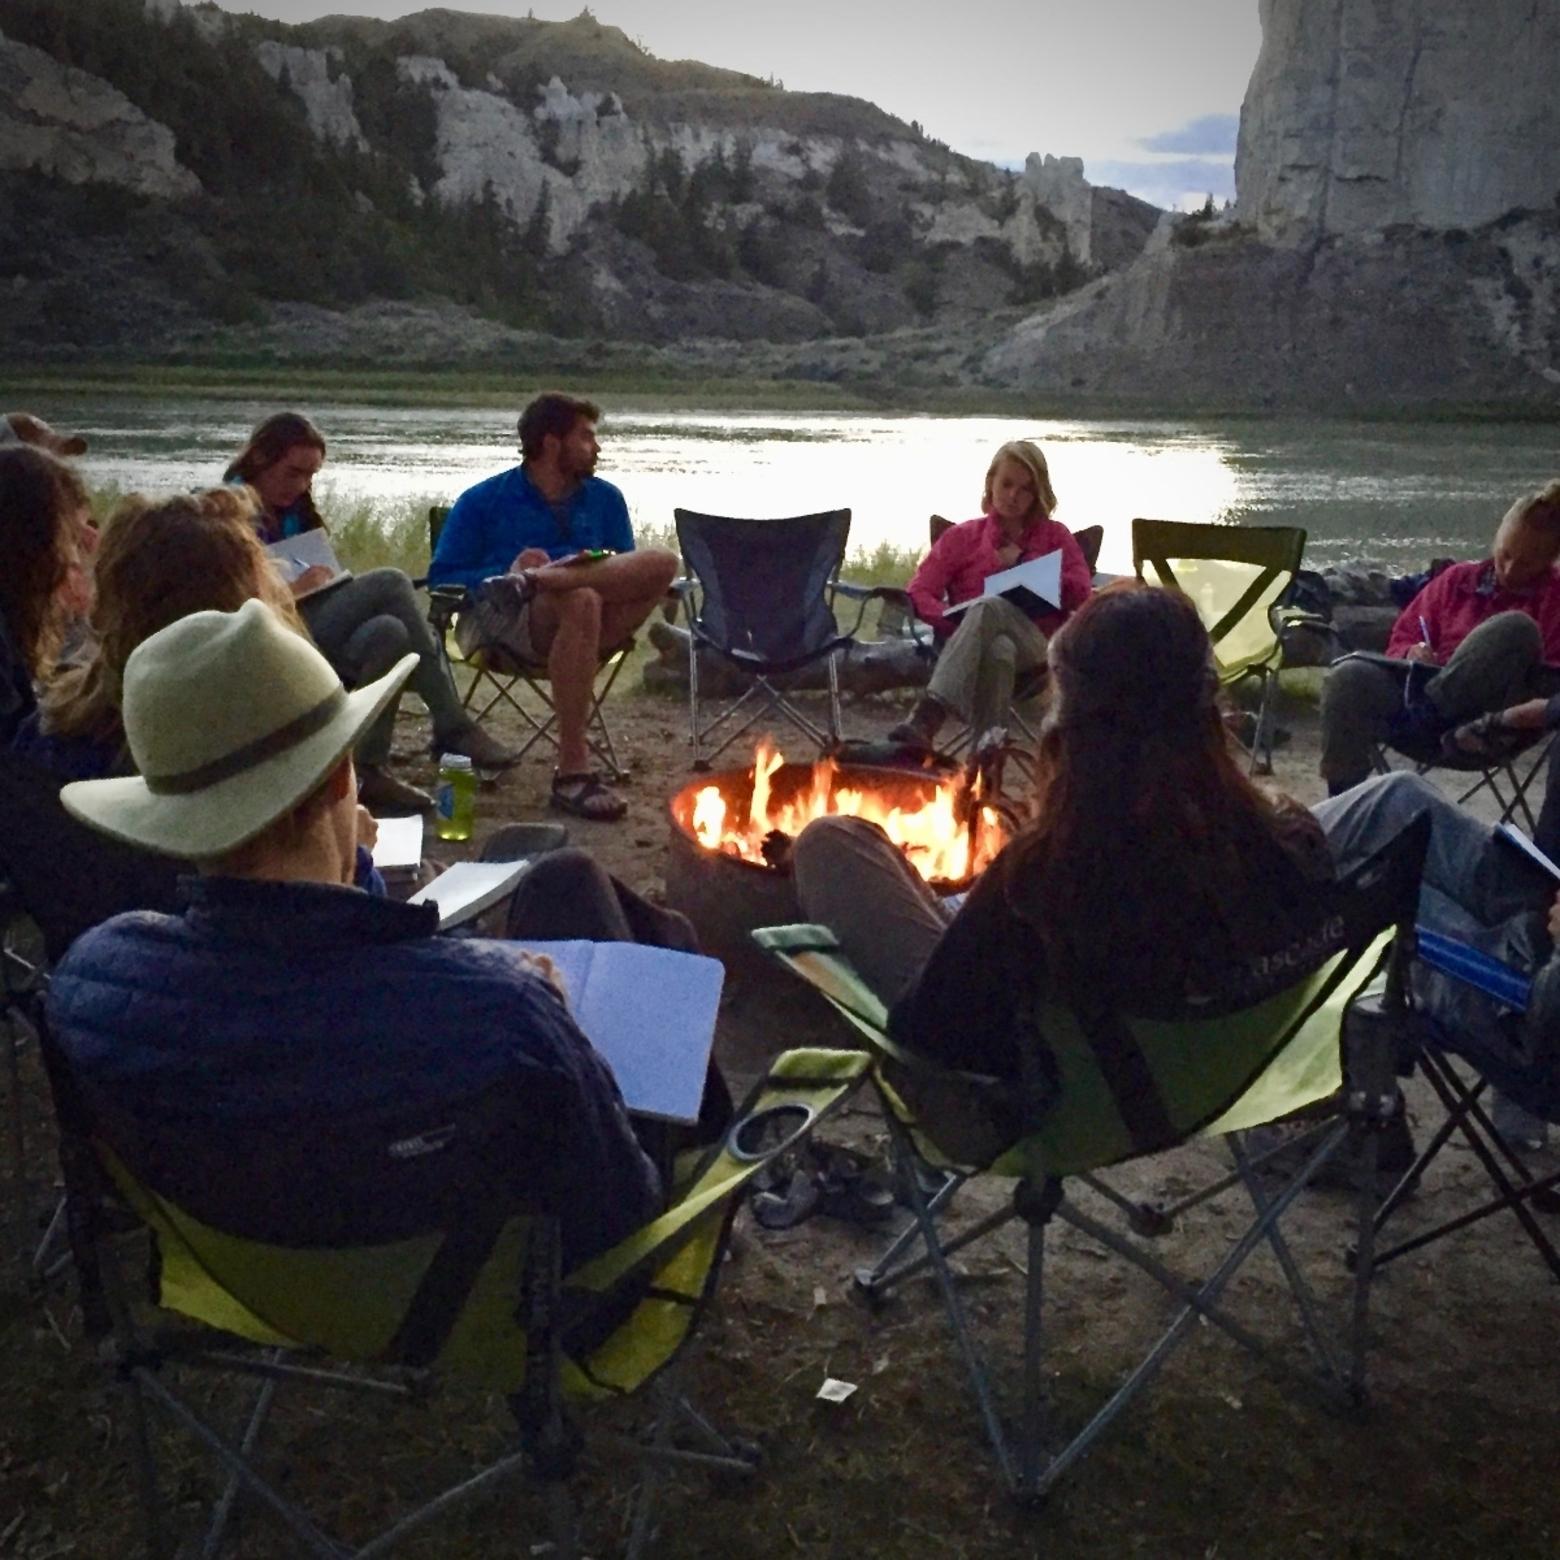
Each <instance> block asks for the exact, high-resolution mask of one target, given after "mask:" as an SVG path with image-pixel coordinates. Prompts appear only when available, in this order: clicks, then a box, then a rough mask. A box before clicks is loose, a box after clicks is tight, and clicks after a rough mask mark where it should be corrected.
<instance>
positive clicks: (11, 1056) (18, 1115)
mask: <svg viewBox="0 0 1560 1560" xmlns="http://www.w3.org/2000/svg"><path fill="white" fill-rule="evenodd" d="M3 1022H4V1024H5V1070H6V1078H7V1081H8V1086H9V1088H10V1091H11V1186H12V1194H11V1195H12V1198H13V1201H12V1207H13V1208H14V1209H15V1210H16V1220H17V1228H18V1230H20V1229H22V1228H24V1227H25V1225H26V1220H27V1213H28V1197H27V1117H26V1113H25V1112H24V1111H23V1109H22V1063H21V1045H22V1042H21V1038H20V1036H19V1034H18V1032H17V1018H16V1014H15V1013H14V1012H13V1011H12V1010H11V1009H10V1008H9V1007H7V1009H6V1012H5V1016H4V1020H3Z"/></svg>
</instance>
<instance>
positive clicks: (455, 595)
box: [412, 504, 634, 780]
mask: <svg viewBox="0 0 1560 1560" xmlns="http://www.w3.org/2000/svg"><path fill="white" fill-rule="evenodd" d="M449 512H450V511H449V506H448V505H445V504H435V505H433V507H432V508H430V509H429V511H428V556H429V557H430V558H432V556H433V554H434V553H435V552H436V551H437V550H438V546H439V536H440V533H441V532H442V531H443V530H444V522H445V520H446V519H447V518H448V517H449ZM412 583H413V584H414V585H416V586H417V587H418V588H419V589H422V590H426V591H427V592H428V622H429V625H430V626H431V627H432V629H433V637H434V639H435V640H436V641H437V642H438V645H439V649H440V651H441V653H442V654H443V656H444V661H445V664H446V665H447V666H448V667H449V669H450V675H451V677H452V678H453V677H454V675H455V671H456V669H457V668H464V669H465V670H467V671H469V672H470V673H471V676H470V679H469V680H468V681H467V683H466V691H465V692H464V693H463V694H462V695H461V703H462V704H463V705H465V707H466V708H467V710H469V711H470V712H471V717H472V719H473V720H475V721H477V722H479V723H480V722H482V721H484V720H486V719H487V718H488V716H489V715H491V714H492V713H493V711H494V710H495V709H498V708H499V706H500V705H504V706H507V707H508V708H509V709H510V710H511V711H512V712H513V713H514V715H515V716H516V717H517V718H518V720H519V722H520V729H521V731H522V732H523V733H524V740H523V741H522V742H521V744H520V749H519V753H518V755H517V762H518V759H520V758H524V757H525V755H526V754H527V753H529V752H530V751H531V749H532V748H533V747H535V746H536V744H537V743H538V742H545V743H548V744H550V745H551V746H552V747H553V748H554V749H556V748H557V746H558V731H557V726H558V712H557V711H556V709H554V707H553V698H552V685H551V683H550V682H549V680H548V674H547V666H546V663H545V662H540V661H524V660H521V658H520V657H519V656H517V655H515V654H514V653H513V652H512V651H509V650H506V649H505V648H504V647H503V646H502V645H486V646H472V647H470V648H469V649H466V650H463V649H462V648H461V645H460V639H459V628H460V615H461V613H462V612H463V611H464V610H466V609H467V608H468V607H469V606H470V605H471V592H470V591H468V590H467V589H466V588H465V586H463V585H432V584H429V582H428V579H427V577H426V576H424V577H422V578H420V579H416V580H414V581H413V582H412ZM633 648H634V641H633V640H632V639H627V640H625V641H624V642H623V643H622V644H620V645H614V646H612V647H610V648H608V649H606V650H605V653H604V654H603V656H602V660H601V665H600V667H599V668H598V669H597V672H596V683H595V686H594V687H593V688H592V691H591V701H590V714H589V716H588V718H587V721H586V727H585V732H586V740H587V741H588V742H589V744H590V750H591V752H592V753H593V754H595V756H596V759H597V760H598V762H599V763H600V764H601V765H602V767H603V768H604V769H606V771H607V773H608V774H610V775H611V776H612V778H613V779H614V780H626V779H627V778H628V771H627V770H626V769H625V768H624V767H623V764H622V761H621V760H620V759H619V758H618V753H617V744H616V743H615V742H614V741H613V739H612V728H611V727H610V726H609V725H608V724H607V716H606V707H605V706H606V700H607V696H608V695H609V694H610V693H611V692H612V685H613V684H614V683H615V682H616V681H617V677H618V673H619V672H621V671H622V670H623V667H624V664H625V663H626V661H627V659H628V656H629V653H630V652H631V651H632V650H633ZM544 751H545V749H544Z"/></svg>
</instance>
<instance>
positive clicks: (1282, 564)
mask: <svg viewBox="0 0 1560 1560" xmlns="http://www.w3.org/2000/svg"><path fill="white" fill-rule="evenodd" d="M1304 554H1305V532H1304V531H1303V530H1301V529H1300V528H1299V527H1297V526H1287V525H1203V524H1192V523H1187V522H1183V521H1179V520H1134V521H1133V522H1132V567H1133V570H1134V571H1135V572H1136V574H1137V577H1138V578H1139V579H1140V580H1147V581H1148V583H1149V584H1151V585H1168V586H1170V587H1172V588H1174V589H1176V590H1180V591H1184V592H1185V594H1186V595H1188V596H1189V597H1191V599H1192V601H1193V602H1195V603H1196V606H1197V612H1198V615H1199V616H1200V617H1201V618H1202V620H1203V626H1204V627H1205V628H1206V629H1207V630H1208V637H1209V638H1210V639H1211V640H1212V641H1213V655H1214V662H1215V665H1216V666H1217V668H1218V674H1219V686H1220V687H1221V688H1230V687H1233V686H1234V685H1235V684H1236V683H1239V682H1243V681H1245V680H1246V679H1247V678H1248V677H1255V678H1257V679H1258V680H1259V681H1260V682H1261V684H1262V698H1261V702H1260V704H1259V706H1258V709H1257V724H1256V730H1255V732H1254V734H1253V738H1252V741H1251V744H1250V748H1249V752H1250V754H1251V769H1252V772H1253V773H1256V772H1257V771H1258V770H1260V771H1261V772H1262V773H1264V774H1266V773H1269V772H1271V770H1272V767H1273V694H1274V691H1275V689H1276V688H1277V686H1278V673H1279V669H1280V668H1281V667H1282V665H1283V661H1284V640H1285V637H1286V635H1287V634H1288V633H1289V632H1290V631H1291V630H1292V629H1295V628H1299V627H1305V628H1309V629H1322V630H1324V631H1330V629H1331V625H1330V624H1329V623H1328V622H1327V620H1326V619H1325V618H1321V617H1318V616H1317V615H1316V614H1315V613H1311V612H1303V611H1301V610H1299V609H1298V608H1294V607H1290V606H1288V605H1287V604H1286V603H1287V598H1288V596H1289V594H1290V592H1291V590H1292V589H1293V586H1294V581H1295V575H1296V573H1297V572H1298V571H1299V568H1300V561H1301V559H1302V557H1303V556H1304Z"/></svg>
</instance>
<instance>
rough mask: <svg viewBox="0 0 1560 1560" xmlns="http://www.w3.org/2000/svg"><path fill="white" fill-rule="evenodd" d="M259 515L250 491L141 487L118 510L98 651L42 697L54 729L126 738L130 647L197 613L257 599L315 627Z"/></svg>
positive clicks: (105, 556)
mask: <svg viewBox="0 0 1560 1560" xmlns="http://www.w3.org/2000/svg"><path fill="white" fill-rule="evenodd" d="M259 514H260V500H259V498H258V496H257V495H256V494H255V492H254V491H253V489H251V488H247V487H220V488H209V489H207V490H206V491H205V492H201V493H180V494H176V495H174V496H172V497H167V498H145V497H143V496H142V495H141V494H139V493H133V494H131V495H130V496H129V497H128V498H126V499H124V500H123V501H122V502H121V503H120V504H119V505H118V506H117V507H116V508H115V510H114V512H113V514H111V515H110V516H109V519H108V524H107V526H106V527H105V528H104V532H103V541H102V545H101V546H100V547H99V549H98V556H97V570H96V573H97V601H96V604H95V606H94V607H93V609H92V628H93V631H94V633H95V634H96V636H97V641H98V646H97V654H96V656H95V657H93V659H92V660H90V661H88V662H87V663H86V664H85V665H84V666H78V667H72V668H69V669H67V670H65V671H62V672H61V673H60V674H59V675H57V676H56V677H55V678H53V679H52V680H51V682H50V683H49V685H48V687H47V689H46V691H45V693H44V697H43V729H44V730H45V731H47V732H51V733H52V732H57V733H60V734H61V735H65V736H72V737H87V738H91V739H93V740H96V741H105V742H108V741H114V740H116V739H119V738H122V736H123V728H122V726H121V723H120V714H119V699H120V693H121V690H122V683H123V677H124V670H125V662H126V661H128V660H129V659H130V652H131V651H132V650H134V649H135V647H136V646H137V645H139V644H140V643H141V641H142V640H144V639H149V638H150V637H151V636H152V635H153V634H155V633H156V632H157V631H158V630H159V629H163V628H166V627H167V626H168V625H169V624H170V623H176V622H177V621H178V620H179V619H180V618H183V617H188V616H189V615H190V613H192V612H206V611H216V612H236V611H237V610H238V609H239V608H240V607H241V606H243V604H244V603H245V602H246V601H248V600H249V599H250V598H251V597H254V596H258V597H259V598H260V599H261V600H262V601H264V602H265V603H266V604H267V605H268V606H270V607H272V608H274V609H275V611H276V612H277V614H278V615H279V616H280V617H281V618H282V620H283V622H285V623H286V624H287V625H288V626H289V627H290V628H292V629H293V630H295V631H296V632H297V633H300V634H305V633H306V630H305V629H304V627H303V623H302V621H301V619H300V618H299V616H298V611H297V608H296V607H294V605H293V600H292V595H291V593H290V592H289V591H288V589H287V587H286V586H285V585H284V584H283V583H282V581H281V578H280V576H279V575H278V574H277V572H276V571H275V570H274V569H273V568H272V567H271V562H270V559H269V558H268V557H267V556H266V552H265V549H264V548H263V547H262V546H261V545H260V540H259V538H258V537H257V535H256V534H255V522H256V518H257V517H258V515H259Z"/></svg>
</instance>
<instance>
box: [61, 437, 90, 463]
mask: <svg viewBox="0 0 1560 1560" xmlns="http://www.w3.org/2000/svg"><path fill="white" fill-rule="evenodd" d="M54 453H55V454H56V455H59V456H63V457H64V458H65V459H67V460H70V459H73V458H74V457H75V456H77V455H85V454H86V453H87V441H86V440H85V439H84V438H82V436H81V435H80V434H79V433H71V434H64V433H57V434H55V435H54Z"/></svg>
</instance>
